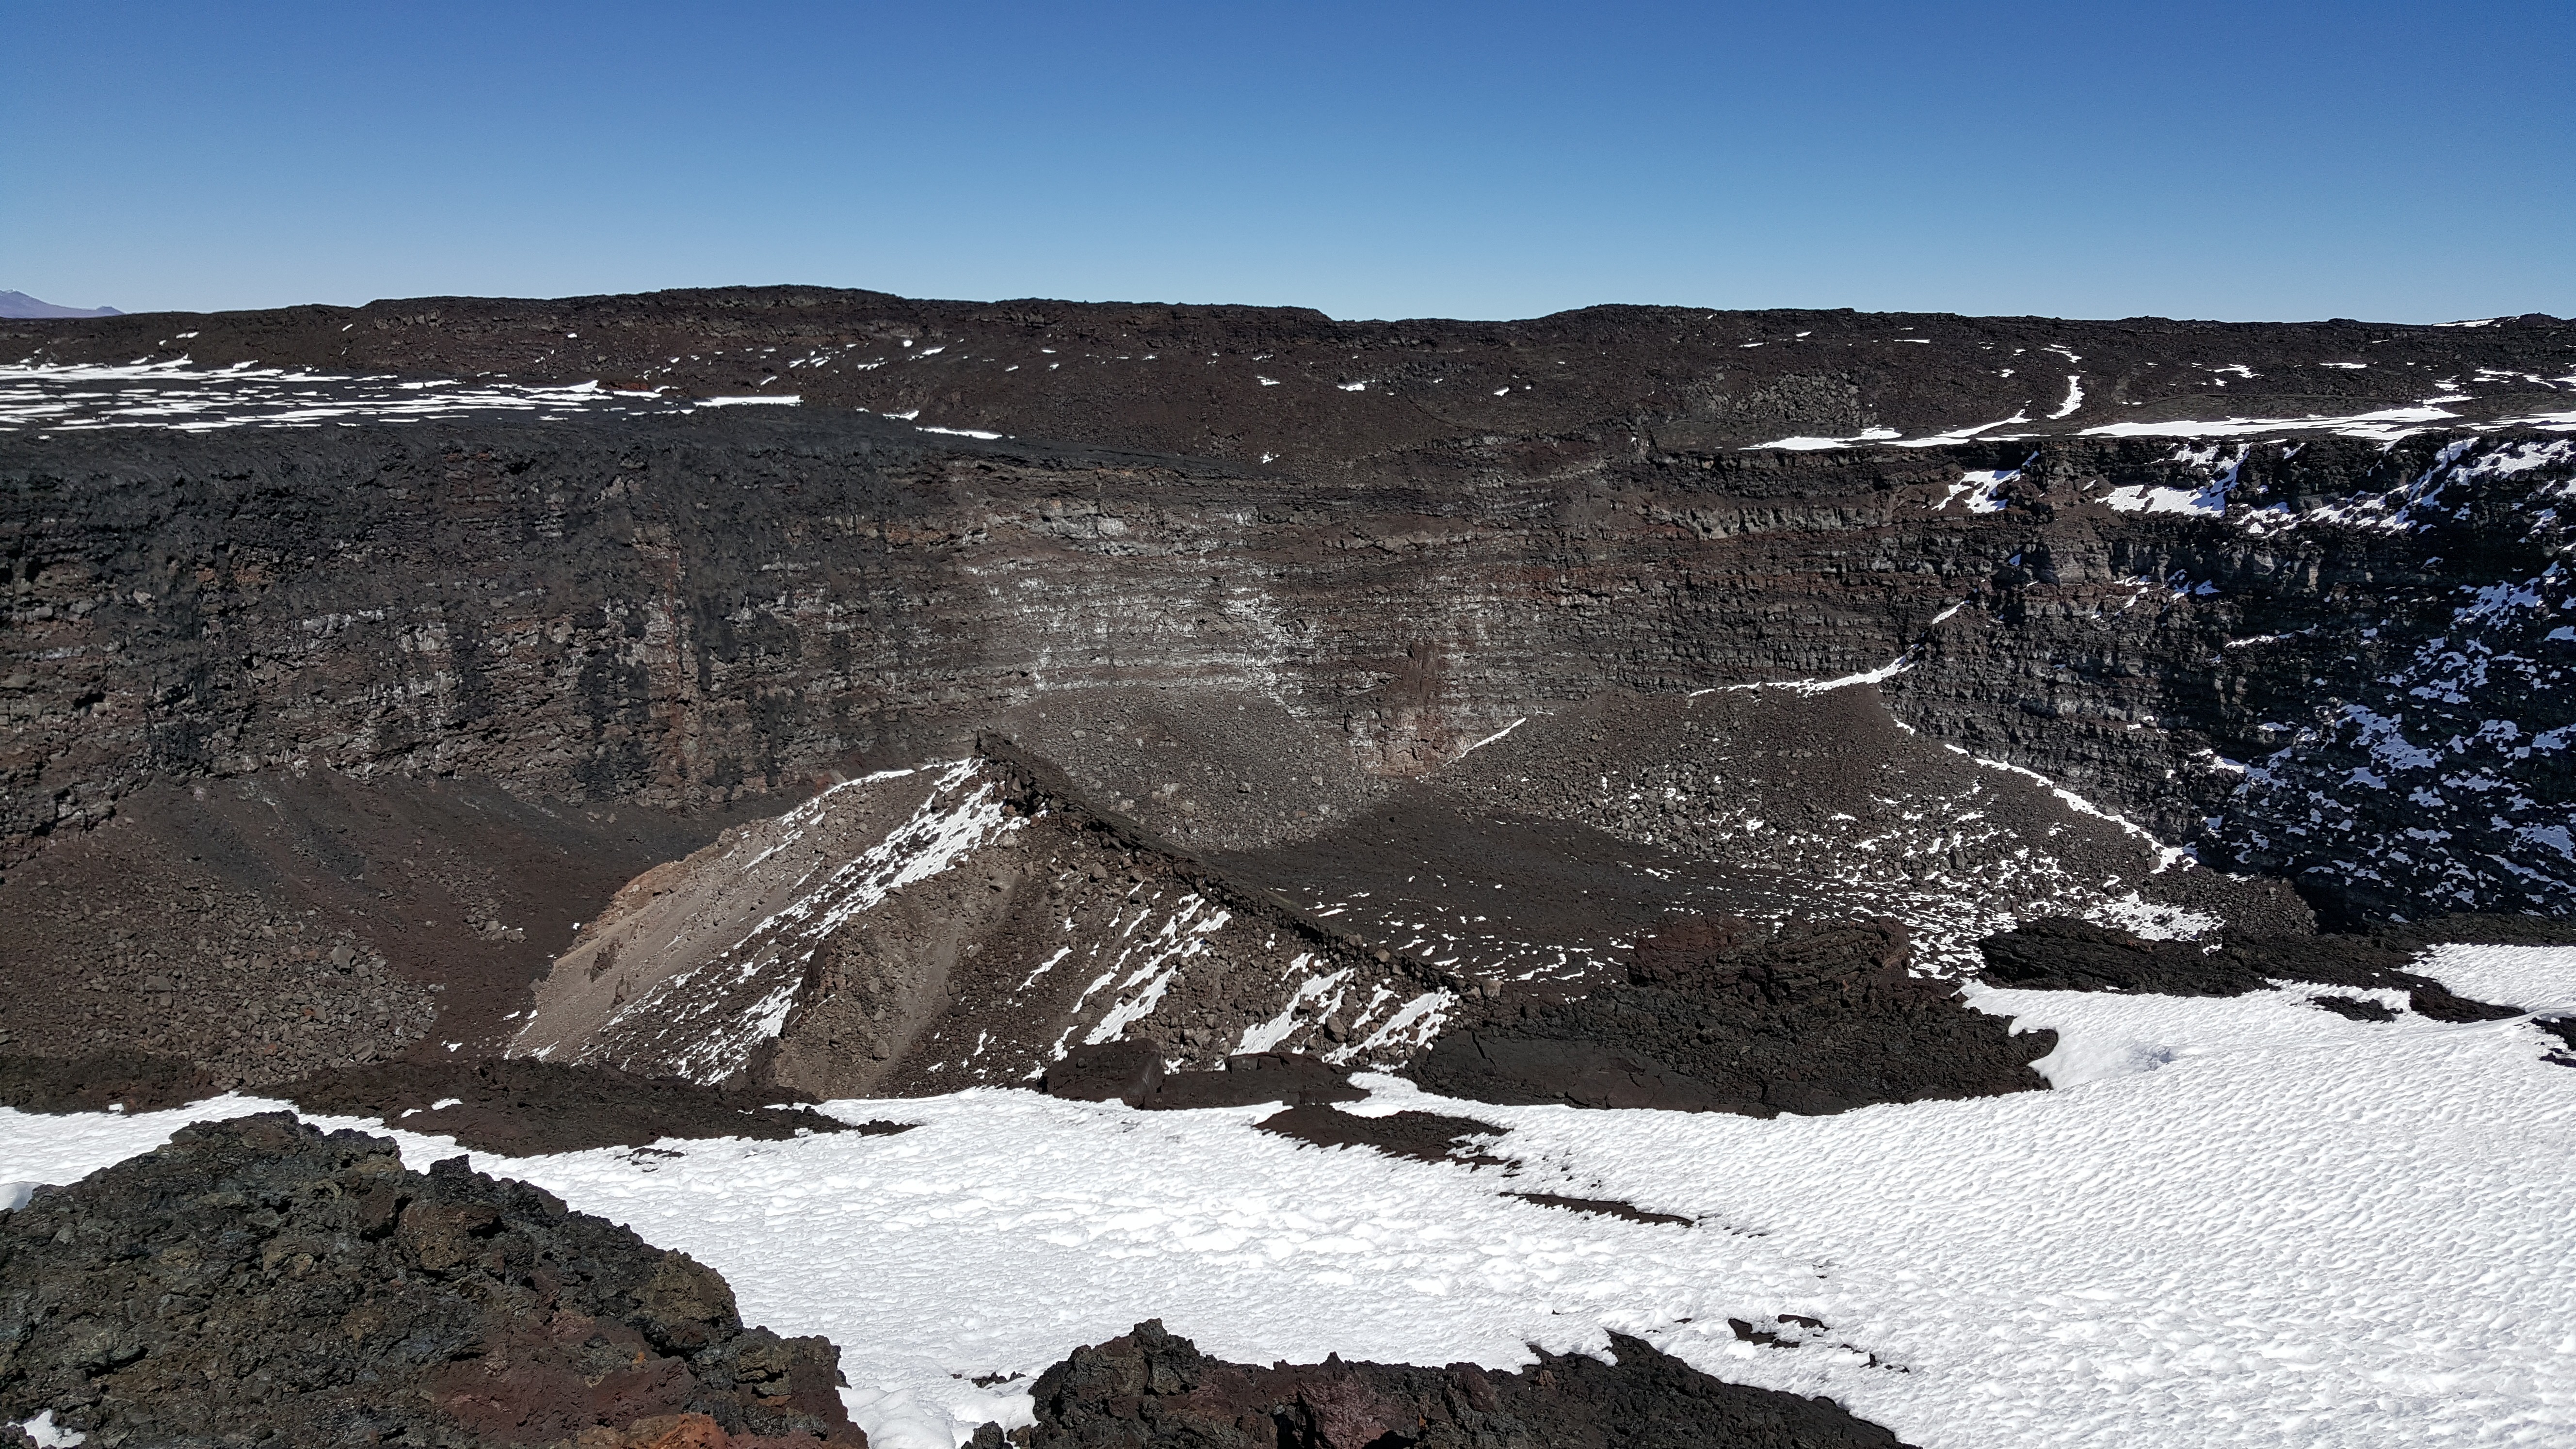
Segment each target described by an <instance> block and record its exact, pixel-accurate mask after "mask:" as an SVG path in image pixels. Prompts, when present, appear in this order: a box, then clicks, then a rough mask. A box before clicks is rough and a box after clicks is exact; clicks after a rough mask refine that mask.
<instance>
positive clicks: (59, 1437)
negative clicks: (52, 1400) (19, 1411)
mask: <svg viewBox="0 0 2576 1449" xmlns="http://www.w3.org/2000/svg"><path fill="white" fill-rule="evenodd" d="M18 1427H19V1428H21V1429H23V1430H25V1431H26V1433H27V1437H28V1438H29V1439H32V1440H34V1441H35V1443H36V1446H37V1449H67V1446H70V1445H73V1444H78V1443H80V1442H81V1441H82V1440H84V1439H86V1438H88V1437H89V1436H88V1435H86V1434H81V1433H76V1432H74V1431H72V1430H70V1429H57V1428H55V1427H54V1411H53V1410H51V1409H47V1410H46V1411H44V1412H43V1413H41V1414H38V1415H37V1416H36V1417H34V1418H32V1419H29V1420H28V1421H27V1422H25V1423H23V1424H20V1425H19V1426H18Z"/></svg>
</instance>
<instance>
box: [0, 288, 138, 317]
mask: <svg viewBox="0 0 2576 1449" xmlns="http://www.w3.org/2000/svg"><path fill="white" fill-rule="evenodd" d="M124 315H125V314H124V313H123V312H120V311H118V310H117V309H115V308H114V307H57V306H55V305H54V304H53V303H51V302H45V301H39V300H38V299H36V298H34V297H30V296H28V295H27V294H26V293H24V292H0V317H9V318H26V317H122V316H124Z"/></svg>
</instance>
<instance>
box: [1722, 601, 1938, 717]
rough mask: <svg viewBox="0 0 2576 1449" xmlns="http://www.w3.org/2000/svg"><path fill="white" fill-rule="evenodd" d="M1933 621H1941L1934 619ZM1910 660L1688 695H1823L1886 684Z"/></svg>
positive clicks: (1726, 686) (1901, 657) (1908, 657)
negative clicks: (1762, 691) (1744, 692)
mask: <svg viewBox="0 0 2576 1449" xmlns="http://www.w3.org/2000/svg"><path fill="white" fill-rule="evenodd" d="M1943 617H1945V618H1946V617H1948V616H1947V615H1944V616H1943ZM1933 622H1935V623H1938V622H1940V621H1939V620H1937V619H1936V620H1934V621H1933ZM1913 662H1914V655H1913V653H1912V652H1911V651H1908V652H1907V653H1904V654H1899V655H1898V656H1896V657H1895V658H1894V659H1891V660H1889V661H1888V662H1887V663H1885V664H1882V665H1880V666H1878V667H1877V668H1876V669H1870V670H1864V671H1862V672H1861V673H1859V674H1846V675H1844V676H1842V677H1841V678H1839V679H1766V680H1762V681H1760V682H1759V683H1755V684H1721V685H1719V686H1717V687H1716V688H1714V689H1694V690H1692V691H1691V693H1690V697H1691V698H1693V699H1697V698H1698V697H1700V696H1701V695H1703V694H1733V693H1735V692H1736V691H1738V690H1746V689H1785V690H1788V691H1789V692H1790V693H1792V694H1823V693H1825V692H1827V691H1828V690H1835V689H1848V688H1850V687H1851V686H1853V685H1855V684H1882V683H1885V682H1886V681H1888V680H1891V679H1894V678H1895V677H1896V676H1898V675H1900V674H1903V673H1904V672H1905V671H1906V670H1907V669H1908V668H1910V667H1911V666H1912V665H1913Z"/></svg>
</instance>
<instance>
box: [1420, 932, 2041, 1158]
mask: <svg viewBox="0 0 2576 1449" xmlns="http://www.w3.org/2000/svg"><path fill="white" fill-rule="evenodd" d="M1905 962H1906V941H1905V933H1904V931H1903V929H1902V928H1901V927H1898V926H1896V925H1895V924H1894V923H1892V922H1885V921H1862V922H1811V923H1801V924H1797V925H1792V926H1789V927H1786V928H1783V929H1781V930H1779V931H1777V932H1776V933H1775V932H1774V931H1772V930H1771V929H1769V928H1767V927H1761V926H1756V925H1753V924H1751V923H1749V922H1744V921H1736V920H1716V921H1711V920H1704V919H1703V920H1693V921H1685V922H1682V923H1679V924H1677V925H1675V926H1673V927H1672V928H1670V929H1668V930H1666V931H1664V932H1661V933H1659V934H1657V935H1656V936H1653V937H1649V938H1647V939H1645V940H1643V941H1641V942H1639V943H1638V947H1637V951H1636V954H1635V961H1634V964H1633V965H1632V967H1631V968H1630V969H1631V976H1630V984H1628V985H1626V986H1611V987H1606V988H1603V989H1602V990H1599V991H1594V992H1591V993H1589V994H1587V995H1584V996H1581V997H1577V998H1575V999H1573V1000H1570V1001H1556V1000H1547V999H1544V998H1541V999H1523V1000H1520V1001H1517V1002H1515V1001H1513V1000H1512V999H1511V998H1510V997H1509V996H1508V995H1507V996H1505V997H1503V998H1501V999H1500V1000H1498V1001H1495V1002H1492V1003H1488V1004H1484V1005H1482V1006H1481V1007H1480V1008H1471V1009H1470V1011H1469V1012H1468V1013H1466V1014H1462V1015H1461V1016H1460V1018H1459V1019H1458V1021H1457V1022H1456V1024H1455V1025H1454V1026H1453V1027H1452V1028H1451V1029H1450V1030H1449V1031H1447V1032H1444V1033H1443V1034H1442V1035H1441V1037H1440V1039H1439V1040H1438V1041H1437V1042H1435V1043H1433V1045H1432V1048H1431V1050H1430V1051H1429V1052H1428V1053H1426V1054H1425V1055H1424V1056H1423V1057H1422V1058H1421V1060H1420V1061H1418V1062H1416V1063H1415V1064H1414V1066H1413V1068H1412V1069H1411V1070H1412V1076H1413V1078H1414V1080H1416V1081H1418V1082H1420V1083H1421V1084H1422V1085H1423V1086H1424V1087H1426V1088H1428V1089H1430V1090H1432V1091H1435V1092H1439V1093H1441V1094H1443V1095H1445V1096H1452V1097H1463V1098H1466V1099H1468V1100H1471V1101H1481V1102H1502V1103H1545V1102H1564V1103H1568V1104H1571V1105H1573V1106H1578V1107H1651V1108H1661V1109H1664V1110H1668V1111H1684V1112H1738V1113H1743V1114H1745V1115H1747V1116H1754V1117H1772V1116H1777V1115H1778V1114H1780V1113H1782V1112H1794V1113H1798V1114H1801V1115H1807V1116H1815V1115H1822V1114H1826V1113H1832V1112H1841V1111H1848V1110H1850V1109H1851V1108H1854V1107H1861V1106H1867V1105H1869V1104H1871V1103H1874V1102H1919V1101H1930V1100H1938V1099H1948V1098H1960V1097H1982V1096H1997V1095H2001V1094H2003V1093H2007V1092H2018V1091H2031V1090H2037V1089H2042V1088H2045V1087H2046V1085H2047V1083H2046V1082H2045V1081H2044V1080H2043V1079H2042V1078H2041V1077H2040V1076H2039V1074H2038V1073H2036V1072H2034V1071H2032V1070H2031V1069H2030V1066H2029V1063H2031V1062H2032V1061H2035V1060H2037V1059H2038V1058H2040V1057H2042V1056H2045V1055H2047V1054H2048V1052H2049V1050H2050V1049H2051V1048H2052V1047H2053V1046H2054V1045H2055V1044H2056V1036H2055V1034H2054V1033H2051V1032H2034V1033H2028V1034H2024V1035H2020V1036H2015V1035H2013V1034H2012V1031H2011V1028H2010V1025H2009V1023H2007V1022H2006V1021H2004V1020H2003V1019H2002V1018H2000V1017H1994V1016H1988V1015H1985V1014H1983V1013H1981V1012H1977V1011H1973V1010H1970V1009H1969V1008H1968V1007H1967V1006H1966V1005H1965V1004H1964V1003H1963V1002H1961V1001H1960V1000H1959V999H1958V996H1957V991H1956V988H1955V987H1954V986H1953V985H1952V984H1951V983H1949V982H1947V981H1941V980H1936V979H1930V978H1925V977H1918V976H1915V975H1913V974H1912V973H1910V972H1909V971H1907V970H1906V966H1905Z"/></svg>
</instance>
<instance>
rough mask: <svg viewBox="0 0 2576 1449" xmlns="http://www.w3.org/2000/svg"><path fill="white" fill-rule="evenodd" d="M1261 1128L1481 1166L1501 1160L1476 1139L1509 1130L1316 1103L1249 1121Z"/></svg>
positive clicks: (1317, 1142) (1324, 1142)
mask: <svg viewBox="0 0 2576 1449" xmlns="http://www.w3.org/2000/svg"><path fill="white" fill-rule="evenodd" d="M1253 1125H1254V1127H1255V1128H1256V1129H1257V1130H1259V1131H1263V1132H1275V1133H1277V1134H1279V1135H1280V1136H1282V1137H1294V1138H1296V1139H1297V1140H1298V1141H1300V1142H1304V1143H1307V1144H1309V1145H1311V1146H1315V1147H1366V1148H1370V1149H1372V1150H1374V1151H1378V1152H1383V1153H1385V1154H1386V1155H1387V1156H1389V1157H1410V1158H1412V1159H1414V1160H1415V1161H1417V1162H1464V1163H1467V1164H1470V1165H1473V1166H1484V1165H1490V1164H1494V1163H1498V1162H1500V1161H1502V1159H1501V1158H1498V1157H1491V1156H1487V1155H1485V1154H1483V1153H1480V1152H1477V1151H1476V1150H1475V1146H1474V1144H1475V1143H1476V1142H1477V1140H1478V1139H1480V1138H1487V1137H1500V1136H1502V1135H1504V1134H1505V1133H1506V1132H1508V1131H1509V1130H1510V1129H1509V1128H1505V1127H1497V1126H1495V1125H1494V1124H1493V1123H1491V1122H1479V1121H1477V1120H1476V1119H1475V1118H1473V1117H1450V1116H1444V1115H1442V1114H1441V1113H1438V1112H1390V1113H1387V1114H1386V1115H1384V1116H1379V1117H1362V1116H1360V1115H1359V1114H1357V1113H1355V1112H1341V1111H1336V1110H1334V1109H1333V1108H1331V1107H1327V1106H1324V1105H1322V1104H1320V1103H1318V1104H1315V1105H1311V1106H1303V1107H1291V1108H1289V1109H1288V1110H1287V1111H1285V1112H1279V1113H1276V1114H1274V1115H1272V1116H1268V1117H1264V1118H1262V1119H1261V1120H1260V1121H1259V1122H1257V1123H1254V1124H1253Z"/></svg>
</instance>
